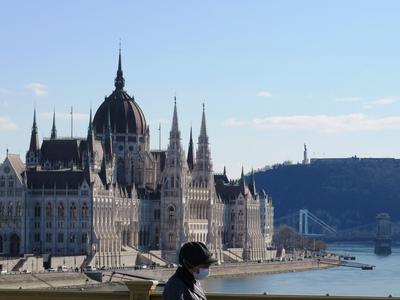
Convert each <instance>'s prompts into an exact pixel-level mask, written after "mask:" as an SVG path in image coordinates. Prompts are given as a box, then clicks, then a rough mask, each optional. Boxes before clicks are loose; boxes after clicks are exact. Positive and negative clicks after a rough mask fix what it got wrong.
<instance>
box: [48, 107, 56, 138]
mask: <svg viewBox="0 0 400 300" xmlns="http://www.w3.org/2000/svg"><path fill="white" fill-rule="evenodd" d="M56 138H57V128H56V111H55V110H54V112H53V126H52V127H51V135H50V139H52V140H55V139H56Z"/></svg>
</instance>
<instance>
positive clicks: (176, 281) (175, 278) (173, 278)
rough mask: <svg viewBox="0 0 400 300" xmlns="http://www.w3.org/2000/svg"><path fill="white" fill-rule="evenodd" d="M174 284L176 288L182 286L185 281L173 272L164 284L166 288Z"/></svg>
mask: <svg viewBox="0 0 400 300" xmlns="http://www.w3.org/2000/svg"><path fill="white" fill-rule="evenodd" d="M171 285H172V286H174V288H176V287H177V286H180V285H181V286H184V285H185V283H184V282H183V281H182V279H181V278H180V277H179V276H178V275H177V274H176V273H175V274H174V275H172V276H171V277H170V278H169V279H168V281H167V283H166V284H165V288H168V287H169V286H171Z"/></svg>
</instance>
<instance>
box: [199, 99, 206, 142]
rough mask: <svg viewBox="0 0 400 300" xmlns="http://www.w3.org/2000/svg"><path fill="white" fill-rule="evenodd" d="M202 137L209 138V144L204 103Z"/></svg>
mask: <svg viewBox="0 0 400 300" xmlns="http://www.w3.org/2000/svg"><path fill="white" fill-rule="evenodd" d="M200 136H203V137H207V143H208V136H207V126H206V107H205V104H204V103H203V115H202V116H201V128H200Z"/></svg>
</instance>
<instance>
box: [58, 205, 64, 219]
mask: <svg viewBox="0 0 400 300" xmlns="http://www.w3.org/2000/svg"><path fill="white" fill-rule="evenodd" d="M58 217H59V218H64V205H63V204H62V203H60V205H58Z"/></svg>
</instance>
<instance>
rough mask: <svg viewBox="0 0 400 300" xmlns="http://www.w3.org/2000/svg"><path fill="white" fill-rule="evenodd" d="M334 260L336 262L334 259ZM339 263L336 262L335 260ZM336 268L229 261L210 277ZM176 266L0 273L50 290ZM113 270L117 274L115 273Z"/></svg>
mask: <svg viewBox="0 0 400 300" xmlns="http://www.w3.org/2000/svg"><path fill="white" fill-rule="evenodd" d="M331 261H333V262H335V260H334V259H332V260H331ZM336 262H337V261H336ZM329 267H334V265H332V264H327V263H325V262H320V261H318V260H317V259H306V260H302V261H290V262H289V261H288V262H263V263H252V262H246V263H230V264H222V265H219V266H218V265H217V266H211V272H210V273H211V274H210V277H224V276H225V277H235V276H248V275H257V274H267V273H283V272H299V271H306V270H315V269H322V268H329ZM174 272H175V268H155V269H142V270H134V269H132V268H124V269H113V270H106V271H100V270H99V271H92V272H87V273H80V272H39V273H31V274H24V273H21V274H20V273H16V274H4V275H0V290H1V289H23V290H25V289H49V288H53V289H54V288H55V289H60V288H65V289H67V288H70V287H76V288H81V287H82V288H87V287H88V286H92V287H93V286H98V287H99V288H101V287H102V285H104V284H105V283H108V282H125V281H130V280H132V277H136V278H142V279H149V280H157V281H158V282H165V281H166V280H167V279H168V278H169V277H170V276H171V275H172V274H173V273H174ZM113 273H114V274H113Z"/></svg>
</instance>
